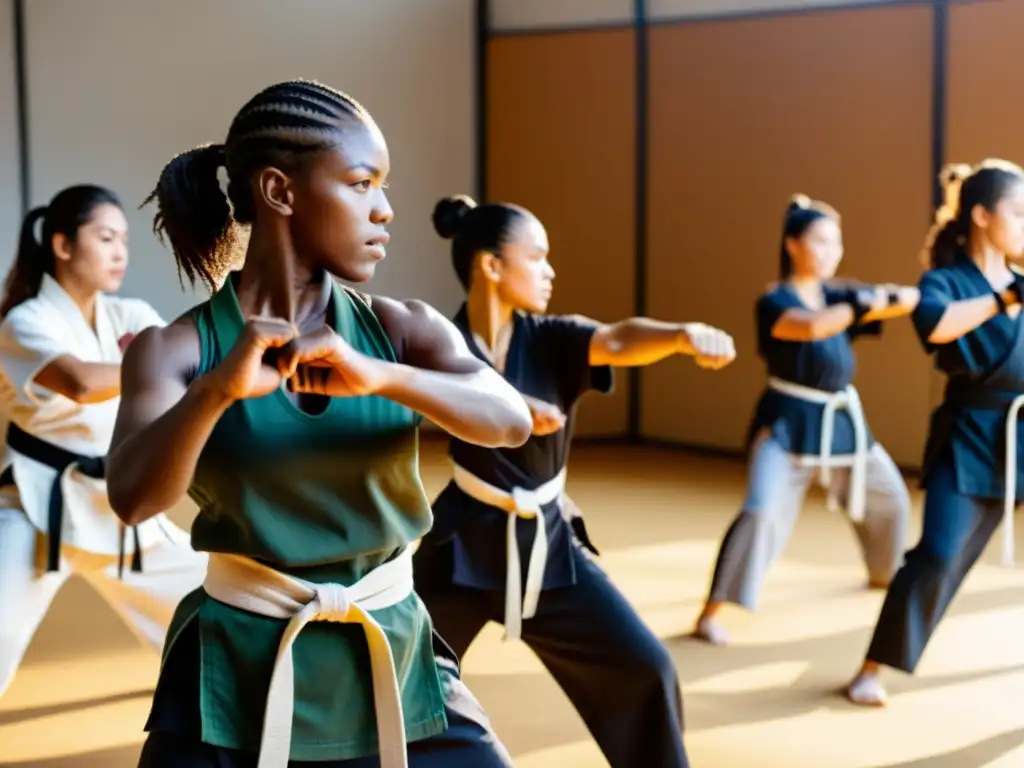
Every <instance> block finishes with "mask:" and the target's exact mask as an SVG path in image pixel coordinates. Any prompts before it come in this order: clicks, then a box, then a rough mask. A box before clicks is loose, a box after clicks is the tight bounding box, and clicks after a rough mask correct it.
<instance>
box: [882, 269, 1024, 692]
mask: <svg viewBox="0 0 1024 768" xmlns="http://www.w3.org/2000/svg"><path fill="white" fill-rule="evenodd" d="M1017 282H1018V285H1020V284H1021V282H1022V278H1021V277H1018V278H1017ZM920 289H921V301H920V303H919V304H918V306H917V309H916V310H915V311H914V316H913V317H914V327H915V329H916V330H917V333H918V336H919V337H920V339H921V342H922V344H923V345H924V348H925V350H926V351H928V352H929V353H934V354H935V356H936V366H937V367H938V368H939V370H941V371H942V372H943V373H945V374H946V376H947V377H948V381H947V383H946V392H945V397H944V398H943V402H942V404H941V405H940V406H939V407H938V409H936V411H935V412H934V413H933V414H932V420H931V428H930V430H929V435H928V442H927V446H926V448H925V460H924V473H923V479H922V486H923V487H924V488H925V492H926V495H925V507H924V529H923V531H922V534H921V540H920V542H919V543H918V545H917V546H916V547H915V548H914V549H912V550H910V552H908V553H907V556H906V562H905V564H904V565H903V567H902V568H901V569H900V570H899V572H898V573H897V574H896V576H895V578H894V579H893V581H892V584H891V585H890V587H889V592H888V594H887V595H886V598H885V603H884V604H883V605H882V611H881V615H880V616H879V618H878V625H877V627H876V628H875V634H874V637H873V638H872V640H871V645H870V647H869V649H868V653H867V658H868V660H869V661H874V662H877V663H879V664H884V665H886V666H889V667H894V668H896V669H901V670H904V671H906V672H913V671H914V669H915V667H916V666H917V663H918V661H919V660H920V658H921V654H922V653H923V652H924V649H925V646H926V645H927V643H928V640H929V639H930V638H931V635H932V633H933V632H934V631H935V627H936V625H938V623H939V620H940V619H941V618H942V616H943V614H944V613H945V612H946V608H947V607H948V606H949V603H950V601H951V600H952V599H953V596H954V595H955V594H956V592H957V590H958V589H959V588H960V584H961V583H962V582H963V580H964V577H965V576H966V575H967V573H968V572H969V571H970V569H971V567H972V566H973V565H974V563H975V562H976V561H977V559H978V557H979V556H980V555H981V553H982V551H983V550H984V549H985V546H986V545H987V544H988V541H989V539H990V538H991V536H992V533H993V532H994V531H995V529H996V527H997V526H998V525H999V520H1000V517H1001V514H1002V512H1003V505H1004V497H1005V495H1006V493H1007V491H1008V489H1007V488H1006V483H1005V482H1004V468H1005V461H1006V449H1007V445H1006V440H1005V437H1004V434H1005V429H1006V421H1007V414H1008V409H1009V407H1010V404H1011V403H1012V402H1013V400H1014V399H1015V398H1016V397H1018V396H1019V395H1021V394H1024V333H1022V332H1021V330H1022V326H1021V323H1022V321H1024V319H1022V318H1024V315H1018V316H1017V317H1016V318H1011V317H1010V316H1009V315H1007V314H1006V313H1000V314H998V315H996V316H995V317H993V318H991V319H989V320H988V321H987V322H985V323H983V324H982V325H981V326H979V327H978V328H976V329H975V330H973V331H971V332H969V333H967V334H964V335H963V336H961V337H960V338H959V339H956V340H955V341H951V342H949V343H947V344H933V343H931V342H929V341H928V337H929V336H930V335H931V334H932V332H933V331H934V330H935V328H936V326H938V324H939V321H940V320H941V319H942V316H943V314H944V313H945V311H946V308H947V307H948V306H949V305H950V304H951V303H952V302H954V301H960V300H963V299H971V298H975V297H978V296H986V295H991V294H992V293H993V290H992V287H991V285H990V284H989V282H988V280H987V278H986V277H985V276H984V274H982V272H981V270H979V269H978V267H977V266H976V265H975V264H974V262H973V261H972V260H971V259H970V258H968V257H967V255H966V254H961V255H960V256H959V257H958V259H957V261H956V263H955V264H953V265H952V266H950V267H945V268H941V269H933V270H930V271H928V272H926V273H925V274H924V276H923V277H922V278H921V282H920ZM1020 443H1021V440H1020V432H1018V438H1017V440H1016V445H1012V446H1009V448H1010V450H1011V451H1014V453H1015V454H1016V455H1017V457H1018V459H1017V468H1018V470H1017V473H1016V490H1015V492H1014V497H1015V498H1014V502H1015V501H1016V500H1017V499H1018V498H1019V494H1020V493H1021V489H1022V488H1024V473H1022V472H1021V467H1022V464H1021V462H1020Z"/></svg>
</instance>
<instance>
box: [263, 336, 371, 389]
mask: <svg viewBox="0 0 1024 768" xmlns="http://www.w3.org/2000/svg"><path fill="white" fill-rule="evenodd" d="M276 357H277V359H276V363H277V367H278V371H279V372H280V375H281V376H282V377H283V378H284V379H285V380H286V381H287V386H288V389H289V391H291V392H296V393H301V394H309V395H326V396H327V397H358V396H360V395H372V394H374V393H376V392H379V391H380V389H381V388H382V387H383V386H384V385H385V384H386V383H387V381H388V370H387V369H388V365H389V364H388V363H387V362H385V361H383V360H377V359H375V358H372V357H367V356H366V355H364V354H362V353H360V352H357V351H356V350H355V349H353V348H352V347H351V346H350V345H349V344H348V342H346V341H345V340H344V339H343V338H341V336H339V335H338V334H337V333H335V332H334V330H333V329H332V328H330V327H329V326H326V325H324V326H321V327H320V328H318V329H317V330H315V331H313V332H312V333H307V334H304V335H302V336H299V337H298V338H295V339H292V340H291V341H289V342H288V343H287V344H286V345H285V346H284V347H283V348H282V349H281V351H280V352H279V353H278V354H277V356H276Z"/></svg>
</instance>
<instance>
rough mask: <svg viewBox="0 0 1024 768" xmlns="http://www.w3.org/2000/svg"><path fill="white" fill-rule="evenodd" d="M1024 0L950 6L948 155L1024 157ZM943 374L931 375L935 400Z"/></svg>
mask: <svg viewBox="0 0 1024 768" xmlns="http://www.w3.org/2000/svg"><path fill="white" fill-rule="evenodd" d="M1022 35H1024V2H1021V1H1020V0H984V2H969V3H962V4H954V5H953V6H951V9H950V20H949V48H948V66H947V69H946V72H947V76H946V160H947V161H949V162H958V163H972V164H973V163H976V162H978V161H979V160H982V159H984V158H986V157H1002V158H1005V159H1007V160H1012V161H1013V162H1015V163H1024V131H1022V130H1021V125H1022V124H1024V101H1022V100H1021V99H1019V98H1018V97H1017V94H1018V93H1019V92H1020V83H1021V81H1022V79H1024V59H1022V58H1021V47H1020V41H1021V39H1022V37H1021V36H1022ZM943 381H944V379H943V377H942V376H940V375H939V374H937V373H936V374H935V375H934V376H933V382H932V403H933V404H938V402H939V401H940V400H941V398H942V387H943Z"/></svg>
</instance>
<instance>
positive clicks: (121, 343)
mask: <svg viewBox="0 0 1024 768" xmlns="http://www.w3.org/2000/svg"><path fill="white" fill-rule="evenodd" d="M134 338H135V334H134V333H126V334H125V335H124V336H122V337H121V338H120V339H118V340H117V347H118V349H120V350H121V354H122V355H123V354H124V353H125V352H127V351H128V345H129V344H131V343H132V339H134Z"/></svg>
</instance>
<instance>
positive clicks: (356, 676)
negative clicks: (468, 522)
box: [164, 279, 450, 761]
mask: <svg viewBox="0 0 1024 768" xmlns="http://www.w3.org/2000/svg"><path fill="white" fill-rule="evenodd" d="M330 313H331V316H330V322H331V325H332V327H333V328H334V329H335V330H336V331H337V332H338V333H339V334H340V335H341V336H342V337H343V338H344V339H345V340H346V341H347V342H348V343H349V344H351V345H352V346H353V347H354V348H355V349H356V350H358V351H360V352H362V353H363V354H366V355H370V356H372V357H375V358H379V359H384V360H390V361H394V360H395V352H394V350H393V349H392V347H391V344H390V341H389V340H388V337H387V335H386V334H385V332H384V329H383V328H382V327H381V325H380V322H379V321H378V319H377V317H376V315H375V314H374V312H373V310H372V309H371V308H370V306H369V304H368V303H367V302H366V301H365V300H363V299H362V298H361V297H360V296H359V295H358V294H355V293H354V292H352V291H349V290H347V289H345V288H342V287H340V286H339V285H337V284H335V285H334V287H333V296H332V300H331V308H330ZM192 318H193V320H194V322H195V325H196V328H197V330H198V332H199V338H200V341H201V347H202V362H201V367H200V371H199V373H200V374H202V373H204V372H206V371H209V370H211V369H212V368H214V367H215V366H216V365H217V364H218V363H219V362H220V361H221V359H222V358H223V357H224V356H225V355H226V354H227V352H228V351H229V350H230V349H231V348H232V346H233V345H234V344H235V341H236V340H237V339H238V337H239V335H240V333H241V331H242V328H243V325H244V319H243V317H242V314H241V310H240V308H239V305H238V300H237V297H236V295H235V291H234V286H233V284H232V281H231V280H230V279H229V280H228V281H226V282H225V284H224V287H223V288H222V289H221V290H220V291H219V292H218V293H217V294H216V295H214V296H213V297H212V298H211V299H210V300H209V301H207V302H205V303H204V304H201V305H199V306H198V307H196V308H195V309H194V310H193V313H192ZM419 421H420V419H419V417H418V416H417V414H415V413H414V412H412V411H410V410H409V409H407V408H405V407H403V406H401V405H399V404H397V403H395V402H393V401H390V400H385V399H383V398H380V397H375V396H370V397H351V398H332V399H331V400H330V401H329V405H328V406H327V408H326V410H324V411H323V412H321V413H320V414H318V415H310V414H308V413H305V412H304V411H301V410H300V409H299V408H298V407H297V406H296V405H295V404H294V403H292V402H291V401H290V400H289V399H288V397H287V395H286V394H285V393H284V392H283V391H281V390H278V391H275V392H273V393H271V394H269V395H267V396H265V397H262V398H259V399H255V400H244V401H240V402H237V403H234V404H233V405H232V406H231V407H230V408H229V409H228V410H227V411H226V412H225V413H224V415H223V416H222V417H221V419H220V421H219V422H218V423H217V425H216V427H215V428H214V430H213V433H212V434H211V436H210V439H209V440H208V442H207V444H206V447H205V448H204V449H203V452H202V454H201V455H200V458H199V462H198V464H197V467H196V471H195V477H194V479H193V484H192V486H191V488H190V491H189V493H190V495H191V496H192V498H193V499H194V500H195V501H196V503H197V504H198V505H199V508H200V511H199V516H198V517H197V518H196V520H195V523H194V524H193V528H192V544H193V546H194V547H195V548H196V549H197V550H200V551H207V552H225V553H232V554H239V555H245V556H247V557H252V558H255V559H257V560H259V561H261V562H263V563H264V564H267V565H271V566H273V567H275V568H277V569H279V570H281V571H283V572H286V573H289V574H292V575H294V576H297V577H299V578H302V579H305V580H307V581H311V582H314V583H323V582H328V581H329V582H336V583H341V584H346V585H348V584H352V583H353V582H355V581H357V580H358V579H359V578H361V577H362V576H363V575H365V574H366V573H368V572H369V571H371V570H372V569H373V568H374V567H376V566H377V565H379V564H381V563H383V562H385V561H387V560H390V559H392V558H394V557H395V556H396V555H398V554H399V553H400V552H401V551H402V550H403V549H404V548H405V547H407V546H409V545H410V544H411V543H412V542H413V541H414V540H415V539H417V538H419V537H420V536H422V535H423V534H424V533H425V532H426V531H427V530H428V529H429V528H430V525H431V511H430V503H429V501H428V500H427V496H426V493H425V491H424V488H423V485H422V482H421V479H420V476H419V469H418V462H419V457H418V434H417V428H418V424H419ZM373 616H374V618H375V619H376V620H377V621H378V622H379V623H380V625H381V626H382V627H383V628H384V631H385V633H386V634H387V636H388V639H389V640H390V642H391V649H392V653H393V655H394V659H395V664H396V667H397V672H398V681H399V685H400V687H401V690H402V703H403V707H404V712H405V728H406V735H407V738H408V740H409V741H416V740H419V739H424V738H427V737H430V736H433V735H436V734H438V733H441V732H442V731H444V730H445V728H446V727H447V722H446V718H445V714H444V698H443V692H442V682H443V681H442V678H443V677H445V676H447V675H448V674H450V673H448V672H447V670H445V669H443V668H440V667H439V666H438V665H437V662H436V660H435V656H434V650H433V644H432V627H431V622H430V617H429V615H428V613H427V611H426V608H425V607H424V605H423V603H422V602H420V599H419V598H418V597H417V596H416V595H415V594H413V595H410V596H409V597H408V598H406V599H405V600H404V601H402V602H401V603H399V604H398V605H395V606H393V607H391V608H387V609H384V610H381V611H374V612H373ZM191 621H198V622H199V642H200V656H201V659H202V662H201V669H200V701H199V702H198V706H199V710H200V715H201V720H202V739H203V741H205V742H207V743H209V744H213V745H216V746H220V747H227V748H233V749H246V750H256V749H258V747H259V739H260V735H261V732H262V723H263V713H264V709H265V702H266V694H267V689H268V687H269V685H270V675H271V671H272V669H273V664H274V658H275V656H276V653H277V646H278V642H279V640H280V638H281V635H282V633H283V630H284V625H285V622H284V621H280V620H276V619H268V618H265V617H262V616H257V615H254V614H251V613H248V612H246V611H242V610H239V609H236V608H232V607H230V606H227V605H225V604H223V603H220V602H217V601H216V600H214V599H212V598H210V597H209V596H207V595H206V593H205V592H204V591H203V590H202V589H199V590H197V591H195V592H193V593H192V594H190V595H188V596H187V597H186V598H185V599H184V600H183V601H182V603H181V604H180V605H179V606H178V610H177V612H176V614H175V617H174V620H173V622H172V624H171V628H170V631H169V634H168V637H169V640H168V642H167V645H166V650H165V653H164V658H165V659H166V657H167V652H168V651H169V650H170V648H171V645H172V644H173V642H174V640H175V639H176V638H177V637H178V636H179V635H180V633H181V630H182V629H183V628H184V627H185V626H187V625H188V624H189V623H190V622H191ZM292 654H293V658H294V665H295V716H294V721H293V729H292V751H291V759H292V760H300V761H301V760H309V761H323V760H345V759H351V758H355V757H360V756H364V755H372V754H376V753H377V751H378V743H377V725H376V718H375V715H374V709H373V692H372V683H371V675H370V661H369V652H368V650H367V646H366V640H365V635H364V633H363V630H362V628H361V627H359V626H357V625H344V624H334V623H326V622H315V623H312V624H309V625H307V627H306V629H305V630H303V632H302V633H301V634H300V635H299V637H298V639H297V640H296V642H295V644H294V646H293V650H292ZM444 682H447V680H445V681H444Z"/></svg>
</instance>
